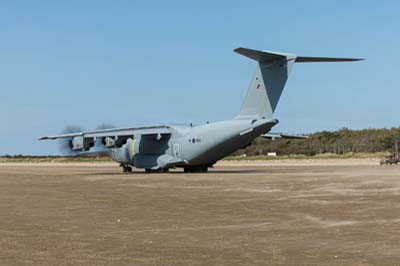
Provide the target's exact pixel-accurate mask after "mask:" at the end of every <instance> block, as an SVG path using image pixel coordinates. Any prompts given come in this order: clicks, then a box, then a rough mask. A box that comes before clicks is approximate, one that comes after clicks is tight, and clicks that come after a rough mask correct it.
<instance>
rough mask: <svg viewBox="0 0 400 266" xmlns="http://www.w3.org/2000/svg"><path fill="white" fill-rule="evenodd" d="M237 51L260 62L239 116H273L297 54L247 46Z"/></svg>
mask: <svg viewBox="0 0 400 266" xmlns="http://www.w3.org/2000/svg"><path fill="white" fill-rule="evenodd" d="M235 52H237V53H239V54H241V55H244V56H247V57H249V58H251V59H253V60H256V61H257V62H258V64H257V69H256V72H255V74H254V76H253V79H252V80H251V83H250V87H249V88H248V90H247V95H246V98H245V100H244V102H243V105H242V109H241V110H240V113H239V115H238V117H237V118H257V119H259V118H267V119H269V118H272V115H273V113H274V111H275V108H276V106H277V104H278V101H279V98H280V97H281V94H282V91H283V88H284V87H285V84H286V80H287V78H288V76H289V73H290V70H291V68H292V66H293V64H294V62H295V60H296V55H291V54H284V53H276V52H268V51H256V50H251V49H245V48H238V49H236V50H235Z"/></svg>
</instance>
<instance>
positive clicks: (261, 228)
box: [0, 160, 400, 266]
mask: <svg viewBox="0 0 400 266" xmlns="http://www.w3.org/2000/svg"><path fill="white" fill-rule="evenodd" d="M338 161H340V160H338ZM345 161H346V160H342V163H321V161H320V160H318V162H317V163H315V162H310V163H303V164H301V163H292V164H291V163H288V162H286V164H285V163H284V162H279V163H271V162H260V163H243V162H241V163H234V162H222V163H220V164H218V165H217V167H216V168H214V169H211V171H210V172H209V173H207V174H184V173H183V172H182V171H178V170H177V171H173V172H171V173H168V174H145V173H143V172H134V173H132V174H123V173H121V171H120V169H119V168H118V167H117V166H115V164H108V163H106V164H104V163H101V164H79V163H75V164H51V163H50V164H0V265H356V266H357V265H359V266H366V265H400V166H399V167H396V166H392V167H388V166H378V165H376V164H377V161H376V160H373V161H372V160H371V161H370V162H368V163H367V162H366V161H363V162H362V163H361V162H352V163H349V162H348V161H347V162H345Z"/></svg>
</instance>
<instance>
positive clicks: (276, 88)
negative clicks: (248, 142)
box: [235, 48, 362, 119]
mask: <svg viewBox="0 0 400 266" xmlns="http://www.w3.org/2000/svg"><path fill="white" fill-rule="evenodd" d="M235 52H237V53H239V54H241V55H244V56H246V57H248V58H250V59H253V60H255V61H257V63H258V64H257V69H256V72H255V74H254V76H253V79H252V80H251V83H250V87H249V88H248V90H247V95H246V98H245V100H244V102H243V105H242V108H241V110H240V113H239V115H238V116H237V117H236V118H237V119H261V118H265V119H271V118H272V116H273V114H274V112H275V109H276V106H277V104H278V101H279V98H280V97H281V94H282V91H283V88H284V87H285V84H286V81H287V79H288V77H289V73H290V70H291V69H292V66H293V64H294V63H313V62H351V61H359V60H362V59H357V58H332V57H306V56H297V55H294V54H286V53H279V52H272V51H258V50H252V49H246V48H237V49H235Z"/></svg>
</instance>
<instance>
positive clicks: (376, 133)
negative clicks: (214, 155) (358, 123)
mask: <svg viewBox="0 0 400 266" xmlns="http://www.w3.org/2000/svg"><path fill="white" fill-rule="evenodd" d="M399 142H400V128H391V129H362V130H350V129H347V128H342V129H340V130H337V131H322V132H317V133H313V134H309V138H308V139H304V140H298V139H275V140H269V139H264V138H257V139H256V140H255V141H254V142H253V143H252V145H251V146H248V147H247V148H245V149H242V150H240V151H238V152H236V153H235V155H239V154H246V155H250V156H251V155H265V154H267V153H268V152H276V153H277V154H278V155H289V154H305V155H316V154H323V153H333V154H346V153H377V152H395V151H396V152H397V151H398V150H399V149H398V147H399V144H398V143H399Z"/></svg>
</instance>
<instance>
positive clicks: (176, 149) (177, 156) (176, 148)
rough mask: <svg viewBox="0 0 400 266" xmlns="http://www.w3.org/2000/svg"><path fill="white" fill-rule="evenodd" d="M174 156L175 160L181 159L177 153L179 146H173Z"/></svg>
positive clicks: (176, 144)
mask: <svg viewBox="0 0 400 266" xmlns="http://www.w3.org/2000/svg"><path fill="white" fill-rule="evenodd" d="M174 156H175V158H176V159H181V154H180V153H179V144H178V143H175V144H174Z"/></svg>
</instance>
